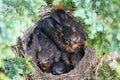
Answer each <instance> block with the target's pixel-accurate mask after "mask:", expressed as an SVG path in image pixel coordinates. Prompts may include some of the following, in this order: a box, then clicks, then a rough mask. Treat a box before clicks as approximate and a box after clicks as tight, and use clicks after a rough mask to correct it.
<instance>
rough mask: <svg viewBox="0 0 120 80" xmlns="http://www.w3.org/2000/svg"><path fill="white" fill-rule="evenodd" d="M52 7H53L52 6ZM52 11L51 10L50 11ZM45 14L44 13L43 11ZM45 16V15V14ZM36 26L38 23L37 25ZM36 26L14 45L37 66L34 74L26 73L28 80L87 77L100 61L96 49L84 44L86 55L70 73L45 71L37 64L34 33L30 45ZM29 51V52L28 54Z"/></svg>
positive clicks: (67, 79) (28, 30)
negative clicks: (30, 43)
mask: <svg viewBox="0 0 120 80" xmlns="http://www.w3.org/2000/svg"><path fill="white" fill-rule="evenodd" d="M50 9H51V8H50ZM48 12H50V11H48ZM41 14H44V13H41ZM43 16H44V15H43ZM35 26H36V25H35ZM35 26H33V27H30V28H28V29H27V30H26V31H25V32H24V33H23V36H21V37H19V38H18V42H17V44H16V45H15V46H13V49H14V51H15V52H16V53H17V55H18V56H19V57H23V58H24V57H26V56H31V57H32V61H31V64H32V65H33V67H34V68H35V70H36V71H35V72H34V73H32V74H26V80H83V79H86V78H87V76H88V73H89V72H91V71H92V70H93V69H94V68H95V67H96V64H97V62H98V58H97V56H96V52H95V50H94V49H93V48H92V47H91V46H88V45H86V46H84V52H85V54H84V56H83V58H82V59H81V60H80V61H79V63H78V65H77V66H76V67H75V68H74V69H73V70H71V71H70V72H68V73H65V74H61V75H53V74H51V73H43V72H42V71H41V70H40V69H39V67H38V66H37V65H36V58H35V56H36V54H33V53H35V52H34V51H35V49H37V45H36V44H37V41H34V40H35V39H34V36H35V35H33V36H32V37H33V39H32V40H33V42H34V43H32V45H31V47H29V50H28V47H27V45H28V44H29V43H28V42H29V40H30V38H31V34H32V33H34V29H35ZM28 53H29V54H28Z"/></svg>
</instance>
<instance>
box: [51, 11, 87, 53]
mask: <svg viewBox="0 0 120 80" xmlns="http://www.w3.org/2000/svg"><path fill="white" fill-rule="evenodd" d="M51 16H52V18H53V19H54V20H55V21H56V22H57V23H58V24H59V25H61V27H62V33H63V40H64V43H65V46H66V50H67V51H68V52H75V49H76V48H79V46H81V45H84V41H85V40H86V39H87V37H88V36H87V33H86V32H85V31H84V29H83V26H82V25H81V24H80V23H79V22H77V21H75V20H74V19H73V18H72V17H71V16H69V15H68V14H66V13H65V11H64V10H62V9H58V10H55V11H54V12H53V13H52V14H51Z"/></svg>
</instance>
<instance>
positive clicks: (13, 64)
mask: <svg viewBox="0 0 120 80" xmlns="http://www.w3.org/2000/svg"><path fill="white" fill-rule="evenodd" d="M46 1H47V3H48V4H49V5H55V4H58V3H60V4H63V5H64V6H66V7H68V8H71V7H72V6H74V7H75V11H74V12H73V13H72V14H73V15H74V16H75V17H76V18H77V19H78V20H80V21H81V23H83V25H84V28H85V30H86V31H87V33H88V35H89V39H88V40H87V41H86V43H87V44H90V45H92V46H93V47H94V48H95V49H96V51H97V53H98V56H99V57H100V56H102V54H103V53H105V54H108V55H109V54H110V53H112V52H115V51H116V52H118V53H120V49H119V48H120V10H119V9H120V2H119V0H54V1H53V2H50V1H52V0H46ZM47 3H46V2H45V1H43V0H1V1H0V60H1V61H0V68H4V69H5V71H4V72H5V74H4V73H3V71H2V70H1V69H0V80H9V79H11V80H23V79H24V78H22V77H21V78H20V76H19V73H21V72H22V71H23V70H25V71H26V72H31V70H30V69H32V68H31V67H27V68H26V67H25V66H23V64H27V65H30V64H29V62H28V61H29V59H27V58H26V59H22V58H15V54H14V53H13V52H12V51H11V49H10V46H11V45H13V44H15V43H16V40H17V37H18V36H20V35H21V33H22V32H23V31H24V30H25V29H26V28H28V27H29V26H32V25H33V23H34V21H35V20H37V19H39V18H38V16H37V15H36V13H37V12H38V10H39V7H40V6H41V5H47ZM51 3H52V4H51ZM3 59H4V60H8V63H6V62H5V63H4V60H3ZM117 61H118V63H117V66H116V68H115V70H114V71H113V72H112V73H110V72H107V71H106V70H107V69H110V68H108V67H109V65H108V63H104V64H102V66H101V68H100V71H99V79H100V80H110V79H114V80H119V79H120V77H119V76H120V75H119V74H120V70H119V68H118V67H119V66H120V60H117ZM18 64H19V65H18ZM6 66H7V67H6ZM11 70H13V71H11ZM32 71H33V70H32ZM108 71H109V70H108Z"/></svg>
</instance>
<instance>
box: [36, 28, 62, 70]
mask: <svg viewBox="0 0 120 80" xmlns="http://www.w3.org/2000/svg"><path fill="white" fill-rule="evenodd" d="M35 34H36V35H37V36H38V40H39V45H40V47H41V49H40V50H39V51H37V55H36V57H37V64H38V66H39V67H40V68H41V69H42V70H43V71H45V72H48V70H49V67H50V66H51V64H53V63H54V62H58V61H59V59H60V56H61V52H60V51H59V50H58V49H57V47H56V45H54V43H53V42H52V41H51V40H50V39H49V38H48V37H47V36H46V35H44V34H43V33H41V32H40V31H38V30H35Z"/></svg>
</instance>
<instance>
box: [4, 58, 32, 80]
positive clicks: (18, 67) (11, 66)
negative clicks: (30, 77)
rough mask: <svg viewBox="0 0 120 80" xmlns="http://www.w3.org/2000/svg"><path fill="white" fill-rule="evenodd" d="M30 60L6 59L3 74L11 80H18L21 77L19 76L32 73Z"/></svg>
mask: <svg viewBox="0 0 120 80" xmlns="http://www.w3.org/2000/svg"><path fill="white" fill-rule="evenodd" d="M29 60H30V58H11V59H6V60H5V64H4V68H3V69H4V73H5V74H6V75H7V76H8V77H9V78H11V79H12V80H18V79H19V78H21V80H22V77H21V76H19V74H22V73H23V72H24V73H30V72H34V69H33V67H32V65H31V64H30V62H29Z"/></svg>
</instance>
